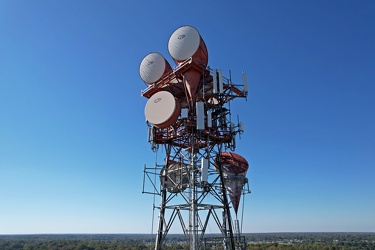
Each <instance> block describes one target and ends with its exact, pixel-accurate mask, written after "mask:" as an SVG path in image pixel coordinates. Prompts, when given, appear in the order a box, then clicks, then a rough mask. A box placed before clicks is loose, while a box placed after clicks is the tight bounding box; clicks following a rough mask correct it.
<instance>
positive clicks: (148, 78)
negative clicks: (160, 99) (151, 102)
mask: <svg viewBox="0 0 375 250" xmlns="http://www.w3.org/2000/svg"><path fill="white" fill-rule="evenodd" d="M171 71H172V67H171V65H170V64H169V63H168V61H167V60H166V59H165V58H164V57H163V56H162V55H161V54H159V53H156V52H152V53H150V54H148V55H147V56H145V58H143V60H142V62H141V65H140V66H139V74H140V76H141V78H142V80H143V81H144V82H145V83H147V84H152V83H155V82H157V81H159V80H160V79H161V78H162V77H163V76H164V75H166V74H167V73H169V72H171Z"/></svg>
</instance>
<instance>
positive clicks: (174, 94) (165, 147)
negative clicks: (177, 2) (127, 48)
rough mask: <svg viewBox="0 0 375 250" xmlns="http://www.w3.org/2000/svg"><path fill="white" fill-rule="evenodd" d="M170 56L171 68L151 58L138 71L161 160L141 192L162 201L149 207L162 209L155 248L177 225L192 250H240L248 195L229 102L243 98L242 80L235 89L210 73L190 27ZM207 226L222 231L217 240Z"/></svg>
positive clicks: (239, 127) (179, 33)
mask: <svg viewBox="0 0 375 250" xmlns="http://www.w3.org/2000/svg"><path fill="white" fill-rule="evenodd" d="M168 51H169V53H170V55H171V57H172V58H173V60H174V62H175V63H176V67H174V68H172V67H171V65H170V64H169V63H168V61H167V60H166V59H165V58H164V57H163V56H162V55H161V54H159V53H155V52H153V53H150V54H148V55H146V57H144V59H143V60H142V61H141V64H140V69H139V71H140V76H141V78H142V80H143V81H144V82H145V83H146V84H147V88H146V89H145V90H143V91H142V93H141V94H142V96H144V97H145V98H147V99H148V100H147V103H146V107H145V116H146V120H147V128H148V141H149V143H150V144H151V149H152V150H153V151H154V152H155V153H156V154H158V152H159V151H162V153H163V154H164V155H163V160H162V162H161V163H159V162H158V160H156V162H155V165H154V166H152V167H147V166H145V168H144V182H143V193H151V194H154V195H158V196H160V198H161V200H160V205H159V206H156V205H155V204H154V209H158V210H159V217H158V226H157V232H156V242H155V249H156V250H159V249H162V246H163V244H164V243H165V239H166V236H167V234H168V233H169V231H170V230H171V228H172V227H174V226H176V224H177V227H178V228H180V230H181V231H182V233H183V234H184V236H185V239H186V242H187V243H188V244H189V246H190V249H191V250H193V249H194V250H195V249H212V247H213V245H214V244H217V243H218V242H220V244H221V248H220V249H244V248H245V247H246V245H245V243H244V242H242V241H241V239H242V238H241V227H242V226H240V224H239V220H238V219H237V213H238V208H239V203H240V198H241V195H244V194H247V193H250V190H249V184H248V179H247V178H246V172H247V169H248V162H247V161H246V159H245V158H243V157H242V156H240V155H238V154H236V153H234V152H233V151H234V150H235V147H236V136H237V135H238V134H241V133H242V132H244V129H243V124H242V123H241V122H239V121H237V123H235V122H234V121H233V120H232V118H231V110H230V102H231V101H232V100H234V99H236V98H246V97H247V92H248V87H247V79H246V75H245V73H242V76H243V83H242V84H235V83H233V82H232V80H231V78H226V77H224V76H223V74H222V71H221V70H220V69H211V68H209V67H208V66H207V64H208V51H207V47H206V44H205V42H204V41H203V39H202V37H201V36H200V34H199V32H198V31H197V30H196V29H195V28H194V27H192V26H182V27H180V28H178V29H177V30H175V31H174V32H173V33H172V35H171V37H170V38H169V41H168ZM146 182H148V183H151V185H150V186H151V190H146V188H145V183H146ZM233 211H234V212H235V215H236V216H235V219H233V217H232V212H233ZM212 225H215V227H216V231H217V232H219V233H218V234H215V235H214V236H213V235H212V234H209V233H210V230H212Z"/></svg>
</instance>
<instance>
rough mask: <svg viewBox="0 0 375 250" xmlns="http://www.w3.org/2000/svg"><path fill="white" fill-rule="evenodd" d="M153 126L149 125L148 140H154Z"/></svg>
mask: <svg viewBox="0 0 375 250" xmlns="http://www.w3.org/2000/svg"><path fill="white" fill-rule="evenodd" d="M152 128H153V127H148V138H147V141H148V142H153V141H154V131H153V129H152Z"/></svg>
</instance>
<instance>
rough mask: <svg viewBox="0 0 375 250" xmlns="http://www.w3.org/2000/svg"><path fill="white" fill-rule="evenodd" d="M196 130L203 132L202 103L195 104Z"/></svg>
mask: <svg viewBox="0 0 375 250" xmlns="http://www.w3.org/2000/svg"><path fill="white" fill-rule="evenodd" d="M195 107H196V115H197V129H199V130H204V103H203V102H196V106H195Z"/></svg>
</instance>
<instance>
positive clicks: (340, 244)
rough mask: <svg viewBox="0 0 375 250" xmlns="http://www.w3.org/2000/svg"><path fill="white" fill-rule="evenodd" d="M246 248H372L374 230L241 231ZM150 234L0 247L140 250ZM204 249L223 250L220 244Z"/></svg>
mask: <svg viewBox="0 0 375 250" xmlns="http://www.w3.org/2000/svg"><path fill="white" fill-rule="evenodd" d="M244 237H245V241H246V246H247V247H246V248H247V249H248V250H265V249H266V250H276V249H288V250H310V249H311V250H315V249H316V250H357V249H363V250H372V249H375V233H275V234H270V233H266V234H245V235H244ZM184 240H185V238H184V236H183V235H169V237H167V239H166V241H165V244H163V250H164V249H165V250H177V249H178V250H185V249H186V250H188V249H189V246H188V244H186V243H184ZM154 242H155V237H154V236H152V235H124V234H119V235H0V249H1V250H13V249H22V250H40V249H45V250H122V249H126V250H143V249H154ZM215 247H216V248H213V246H209V245H207V249H223V246H222V244H220V245H215Z"/></svg>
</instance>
